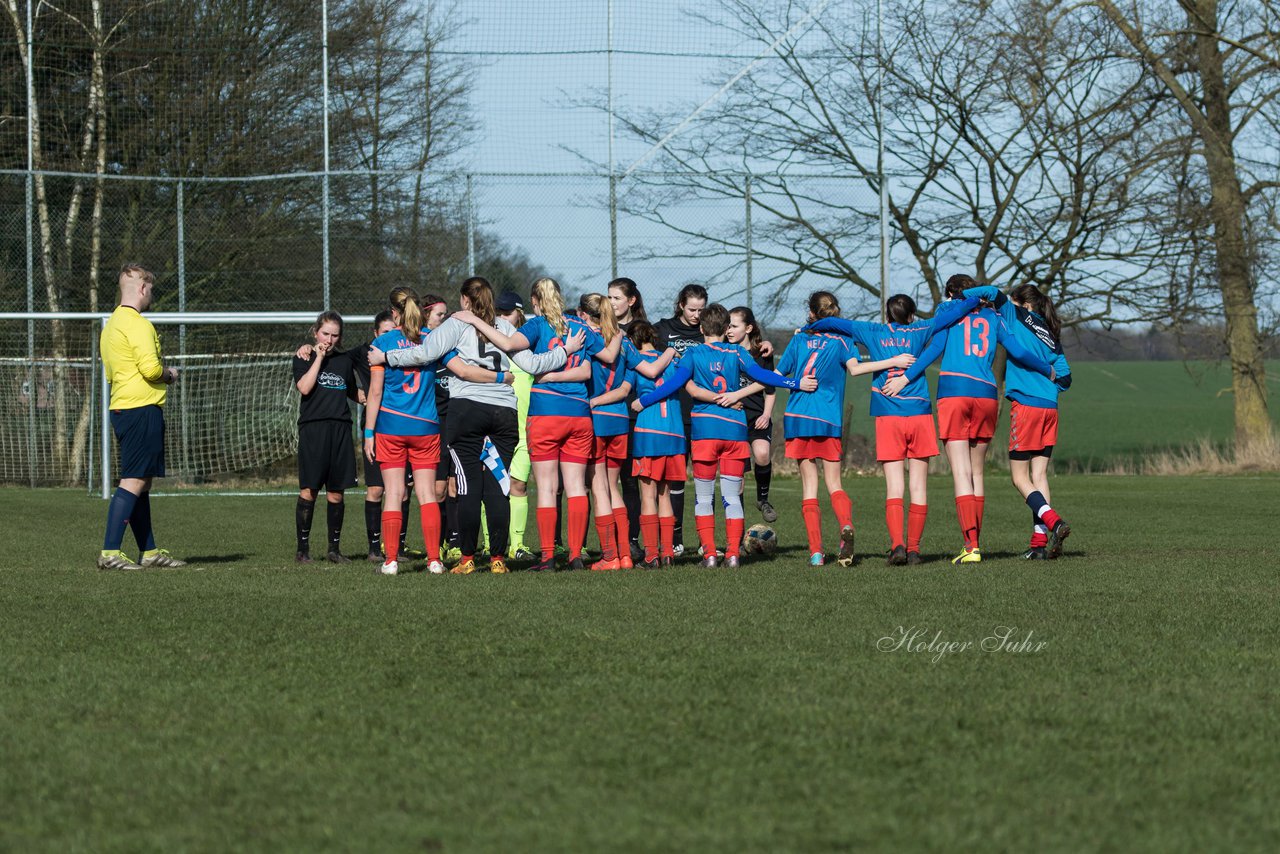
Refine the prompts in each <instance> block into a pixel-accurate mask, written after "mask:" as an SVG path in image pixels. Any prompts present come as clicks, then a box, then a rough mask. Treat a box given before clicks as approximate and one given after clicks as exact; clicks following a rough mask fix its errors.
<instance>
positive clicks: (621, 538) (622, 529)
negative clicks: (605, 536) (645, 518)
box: [613, 507, 631, 558]
mask: <svg viewBox="0 0 1280 854" xmlns="http://www.w3.org/2000/svg"><path fill="white" fill-rule="evenodd" d="M613 529H614V530H615V531H617V532H618V557H619V558H621V557H623V556H624V555H625V556H626V557H631V520H630V519H628V518H627V508H625V507H615V508H613Z"/></svg>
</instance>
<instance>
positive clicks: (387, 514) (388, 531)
mask: <svg viewBox="0 0 1280 854" xmlns="http://www.w3.org/2000/svg"><path fill="white" fill-rule="evenodd" d="M403 524H404V519H403V518H402V517H401V516H400V509H399V508H398V507H397V508H396V509H395V510H383V511H382V548H383V549H384V550H385V551H386V553H387V563H393V562H394V561H395V559H396V558H397V557H398V556H399V553H400V527H401V525H403Z"/></svg>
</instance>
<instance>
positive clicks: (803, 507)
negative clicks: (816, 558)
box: [800, 498, 822, 554]
mask: <svg viewBox="0 0 1280 854" xmlns="http://www.w3.org/2000/svg"><path fill="white" fill-rule="evenodd" d="M800 515H802V516H803V517H804V532H805V534H806V535H808V537H809V554H817V553H818V552H820V551H822V510H820V509H819V508H818V499H816V498H806V499H804V500H803V501H801V502H800Z"/></svg>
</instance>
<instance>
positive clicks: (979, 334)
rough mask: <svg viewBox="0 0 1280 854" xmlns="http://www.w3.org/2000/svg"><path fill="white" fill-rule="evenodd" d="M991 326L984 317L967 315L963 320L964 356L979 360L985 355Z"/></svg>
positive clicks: (988, 347) (988, 344) (988, 346)
mask: <svg viewBox="0 0 1280 854" xmlns="http://www.w3.org/2000/svg"><path fill="white" fill-rule="evenodd" d="M990 338H991V324H990V323H988V322H987V319H986V318H985V317H974V316H973V315H969V316H968V317H966V318H965V319H964V354H965V355H966V356H976V357H977V358H979V359H981V358H982V357H983V356H986V355H987V350H988V349H990V346H991V342H990Z"/></svg>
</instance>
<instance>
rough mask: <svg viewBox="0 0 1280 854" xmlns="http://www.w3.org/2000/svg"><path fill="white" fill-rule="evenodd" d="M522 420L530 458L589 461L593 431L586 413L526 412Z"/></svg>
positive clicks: (540, 461) (535, 459) (593, 440)
mask: <svg viewBox="0 0 1280 854" xmlns="http://www.w3.org/2000/svg"><path fill="white" fill-rule="evenodd" d="M525 423H526V428H527V432H528V434H529V435H528V439H527V441H528V445H529V459H530V460H531V461H533V462H535V463H543V462H547V461H548V460H558V461H559V462H562V463H584V464H585V463H589V462H591V454H592V452H593V451H595V449H596V434H595V433H594V432H593V431H592V429H591V418H590V417H589V416H585V415H580V416H578V417H576V418H575V417H573V416H562V415H530V416H529V418H528V420H527V421H526V422H525Z"/></svg>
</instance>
